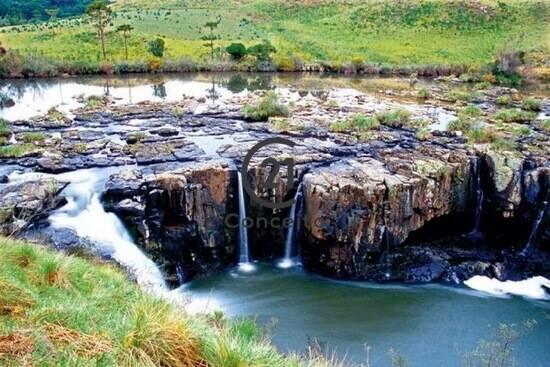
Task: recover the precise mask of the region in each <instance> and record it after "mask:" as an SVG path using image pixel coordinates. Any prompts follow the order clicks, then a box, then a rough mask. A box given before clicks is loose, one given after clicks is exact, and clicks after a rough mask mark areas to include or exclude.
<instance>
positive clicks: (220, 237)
mask: <svg viewBox="0 0 550 367" xmlns="http://www.w3.org/2000/svg"><path fill="white" fill-rule="evenodd" d="M104 201H105V205H106V207H107V209H108V210H112V211H114V212H115V213H116V214H118V215H119V216H120V217H121V218H123V220H124V221H125V222H126V223H127V224H128V225H129V228H130V229H131V230H132V231H133V232H134V233H135V236H136V238H137V241H138V243H139V245H140V246H142V247H143V248H144V249H145V250H146V252H147V253H149V254H150V255H151V256H152V257H153V258H154V259H155V260H156V261H157V262H158V263H160V264H161V265H163V267H164V270H165V272H166V273H167V274H171V276H172V277H173V278H174V281H175V276H176V275H178V276H179V277H180V278H185V279H187V278H190V277H193V276H196V275H198V274H206V273H211V272H214V271H216V270H219V269H221V268H223V267H225V266H227V265H228V264H231V263H232V262H233V261H234V259H235V257H234V254H235V247H236V241H237V240H236V231H235V230H234V229H231V228H228V227H227V226H226V225H225V219H226V216H227V215H228V214H230V213H235V212H236V170H235V167H234V166H233V165H232V164H231V163H230V162H228V161H226V160H216V161H209V162H204V163H193V164H186V165H182V166H179V167H178V168H177V169H174V170H169V171H164V172H162V173H159V174H144V173H143V172H142V171H141V170H139V169H136V168H133V169H130V170H126V171H123V172H121V173H119V174H117V175H113V176H112V177H111V179H110V181H109V182H108V183H107V188H106V192H105V194H104Z"/></svg>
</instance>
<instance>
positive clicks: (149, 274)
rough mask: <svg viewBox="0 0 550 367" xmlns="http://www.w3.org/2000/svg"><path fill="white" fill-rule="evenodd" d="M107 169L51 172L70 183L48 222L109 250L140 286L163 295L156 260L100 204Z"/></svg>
mask: <svg viewBox="0 0 550 367" xmlns="http://www.w3.org/2000/svg"><path fill="white" fill-rule="evenodd" d="M111 173H114V169H90V170H80V171H74V172H69V173H66V174H61V175H57V176H55V178H56V179H57V180H58V181H62V182H70V184H69V185H68V186H67V187H66V188H65V190H64V191H63V195H64V196H65V197H66V199H67V204H66V205H64V206H63V207H62V208H60V209H58V210H56V211H55V212H54V213H53V214H52V215H50V217H49V221H50V224H51V225H52V227H53V228H58V229H63V228H66V229H72V230H74V231H75V232H76V234H77V235H78V236H79V237H82V238H88V239H89V240H90V241H91V242H92V243H93V244H94V245H96V246H98V247H99V248H101V249H102V250H104V251H105V252H109V253H110V254H111V256H112V258H113V259H114V260H115V261H116V262H118V263H119V264H120V265H122V266H123V267H124V268H125V269H127V271H128V272H129V273H130V274H132V275H133V276H134V277H135V279H136V281H137V283H138V284H139V285H140V286H141V287H142V288H143V289H145V290H147V291H149V292H151V293H153V294H155V295H157V296H165V295H167V293H168V288H167V287H166V284H165V282H164V278H163V276H162V273H161V272H160V270H159V269H158V268H157V266H156V264H155V263H154V262H153V261H152V260H151V259H149V258H148V257H147V256H145V254H144V253H143V252H142V251H141V250H140V249H139V248H138V247H137V246H136V245H135V244H134V242H133V241H132V238H131V237H130V235H129V233H128V231H127V230H126V228H125V227H124V225H123V223H122V222H121V221H120V219H119V218H118V217H117V216H116V215H115V214H113V213H107V212H106V211H105V210H104V208H103V206H102V204H101V201H100V198H101V191H102V190H103V188H104V186H105V183H106V181H107V179H108V177H109V175H110V174H111Z"/></svg>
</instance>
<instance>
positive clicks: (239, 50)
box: [225, 43, 246, 61]
mask: <svg viewBox="0 0 550 367" xmlns="http://www.w3.org/2000/svg"><path fill="white" fill-rule="evenodd" d="M225 51H227V53H228V54H229V55H231V58H232V59H233V60H237V61H238V60H240V59H242V58H243V57H244V56H246V47H245V45H243V44H242V43H232V44H230V45H229V46H227V48H226V49H225Z"/></svg>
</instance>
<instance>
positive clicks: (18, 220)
mask: <svg viewBox="0 0 550 367" xmlns="http://www.w3.org/2000/svg"><path fill="white" fill-rule="evenodd" d="M63 187H64V185H63V184H61V183H59V182H57V181H56V180H54V179H50V180H47V179H45V180H37V181H27V182H21V183H12V184H9V185H6V186H4V187H1V186H0V234H2V235H6V236H7V235H15V234H18V233H20V232H22V231H23V230H26V229H28V228H29V226H31V225H33V224H34V223H37V222H39V221H40V220H42V219H44V218H45V217H47V216H48V215H49V213H50V212H51V211H52V210H53V209H55V208H57V207H59V206H60V205H62V204H63V203H64V202H65V201H64V198H63V197H59V196H58V194H59V192H60V191H61V190H62V188H63Z"/></svg>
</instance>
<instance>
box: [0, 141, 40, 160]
mask: <svg viewBox="0 0 550 367" xmlns="http://www.w3.org/2000/svg"><path fill="white" fill-rule="evenodd" d="M36 150H37V147H36V146H35V145H34V144H27V143H25V144H12V145H4V146H0V158H21V157H24V156H26V155H29V154H31V153H33V152H35V151H36Z"/></svg>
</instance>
